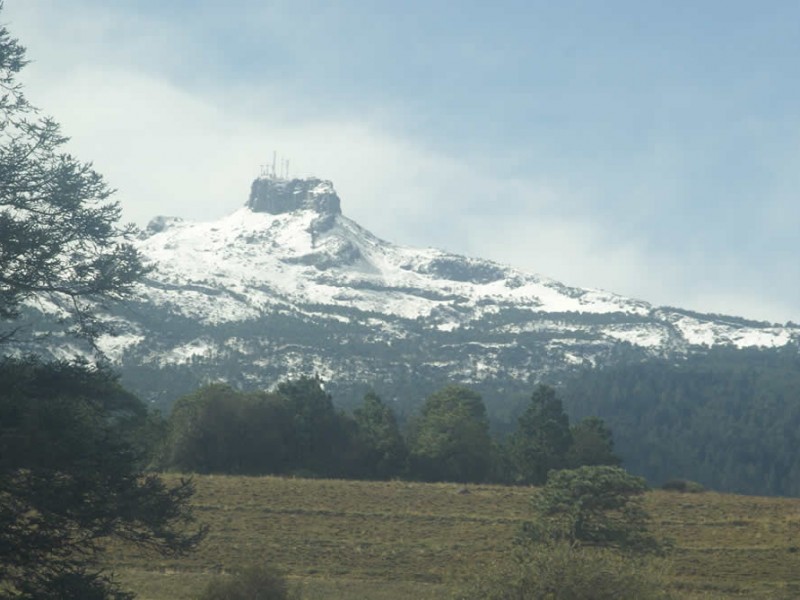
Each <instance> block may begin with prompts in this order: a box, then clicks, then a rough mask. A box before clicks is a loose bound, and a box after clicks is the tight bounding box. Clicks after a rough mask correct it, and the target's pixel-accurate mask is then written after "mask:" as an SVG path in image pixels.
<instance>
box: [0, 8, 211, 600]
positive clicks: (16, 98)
mask: <svg viewBox="0 0 800 600" xmlns="http://www.w3.org/2000/svg"><path fill="white" fill-rule="evenodd" d="M0 8H2V1H0ZM24 65H25V52H24V49H23V48H22V46H20V45H19V43H18V42H17V41H16V40H15V39H13V38H12V37H11V36H10V34H9V32H8V31H7V29H6V28H5V27H2V26H0V88H2V89H0V342H2V341H8V340H9V339H11V338H13V337H14V336H15V335H18V334H19V329H20V325H19V320H18V319H19V317H20V312H21V311H20V308H21V306H22V304H23V303H24V302H26V301H30V300H41V299H44V300H48V301H49V302H52V303H53V304H55V305H57V306H58V307H60V308H61V309H62V310H64V311H65V312H66V313H68V314H69V315H70V316H71V319H70V320H71V325H72V331H73V332H74V333H77V334H80V335H83V336H85V337H87V338H88V339H89V340H94V339H95V337H96V336H97V335H98V334H99V333H100V332H101V331H102V330H103V327H102V323H101V322H100V321H99V320H98V319H97V317H96V312H95V308H96V306H97V305H98V303H101V302H103V301H105V300H108V299H114V298H118V297H120V296H123V295H124V294H125V293H126V292H128V291H129V290H130V287H131V285H132V284H133V283H134V282H135V281H137V280H138V279H139V278H140V276H141V275H142V274H143V273H144V272H145V271H146V269H145V267H144V266H143V265H142V261H141V258H140V256H139V254H138V253H137V251H136V250H135V249H134V248H133V246H132V245H131V244H130V243H129V242H128V238H129V236H130V234H131V233H132V231H131V229H130V228H125V227H119V226H118V225H117V221H118V219H119V215H120V209H119V206H118V204H117V203H115V202H113V201H111V200H110V196H111V190H110V189H109V188H108V187H107V185H106V184H105V182H104V181H103V179H102V177H101V176H100V175H99V174H98V173H96V172H95V171H94V170H93V169H92V168H91V166H90V165H89V164H86V163H81V162H79V161H77V160H76V159H75V158H73V157H72V156H70V155H69V154H66V153H65V152H63V151H62V147H63V144H64V143H65V142H66V138H65V137H64V136H63V135H62V134H61V133H60V130H59V127H58V125H57V124H56V123H55V122H54V121H53V120H52V119H48V118H41V117H39V115H38V113H37V111H36V109H34V108H33V106H31V105H30V104H29V103H28V101H27V100H26V98H25V96H24V94H23V93H22V89H21V87H20V85H19V84H18V83H17V81H16V76H17V74H18V73H19V71H20V70H21V69H22V67H23V66H24ZM145 412H146V411H145V409H144V407H143V406H142V405H141V404H140V403H139V402H138V401H137V399H136V398H135V397H133V396H132V395H130V394H128V393H126V392H125V391H124V390H122V389H121V388H120V387H119V385H118V384H117V382H116V379H115V378H114V376H112V375H111V374H109V373H108V372H106V371H105V370H103V369H94V368H90V367H88V366H86V365H81V364H67V363H58V362H57V363H52V364H45V363H42V362H40V361H38V360H37V359H34V358H31V359H26V360H15V359H4V360H3V361H2V362H0V598H13V599H15V600H25V599H31V600H33V599H37V600H39V599H53V600H55V599H62V598H76V599H77V598H81V599H87V600H94V599H98V600H99V599H104V598H128V597H130V595H129V594H125V593H123V592H120V591H119V590H118V588H117V587H116V586H115V585H114V584H113V582H112V581H111V580H110V578H109V577H107V576H106V575H104V574H103V573H102V572H100V571H99V570H98V568H97V566H96V565H97V559H98V557H99V554H100V552H101V550H102V547H103V545H102V543H101V540H103V539H104V538H108V537H117V538H120V539H122V540H127V541H130V542H134V543H137V544H140V545H143V546H146V547H151V548H155V549H157V550H160V551H162V552H165V553H181V552H185V551H187V550H189V549H190V548H192V547H193V546H194V545H195V544H196V543H197V542H198V541H199V539H200V538H201V537H202V533H203V532H202V531H201V530H195V531H194V533H186V532H185V531H184V530H183V525H185V524H186V523H187V522H188V521H190V520H191V514H190V512H189V506H188V500H189V497H190V496H191V494H192V486H191V484H190V483H189V482H182V483H181V484H180V485H178V486H176V487H173V488H168V487H167V486H165V485H164V484H163V482H162V481H161V480H160V479H159V478H157V477H156V476H153V475H148V474H145V473H144V472H143V471H142V466H143V464H144V462H145V461H146V458H145V452H144V451H143V449H142V448H141V446H140V444H139V443H138V442H137V440H136V438H135V436H134V435H133V434H132V431H133V429H135V428H137V427H139V426H143V425H142V421H143V420H144V419H146V415H145ZM134 425H135V427H134ZM132 428H133V429H132Z"/></svg>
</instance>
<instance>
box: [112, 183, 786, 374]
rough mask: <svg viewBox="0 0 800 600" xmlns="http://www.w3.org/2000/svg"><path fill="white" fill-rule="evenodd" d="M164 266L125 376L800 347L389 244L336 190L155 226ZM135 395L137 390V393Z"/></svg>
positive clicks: (152, 236) (123, 349) (280, 194)
mask: <svg viewBox="0 0 800 600" xmlns="http://www.w3.org/2000/svg"><path fill="white" fill-rule="evenodd" d="M137 245H138V247H139V249H140V251H141V252H142V254H143V255H144V256H145V258H146V259H147V260H148V262H150V263H152V264H153V266H154V269H153V271H152V272H151V273H150V274H149V275H148V277H147V278H146V279H145V280H144V281H143V282H142V283H140V284H139V285H138V286H137V288H136V291H135V295H134V297H133V298H132V299H131V301H130V302H129V303H128V304H127V305H126V306H125V307H122V308H120V309H117V310H115V311H113V312H111V313H109V314H108V318H109V319H110V320H111V321H112V322H113V323H114V324H116V326H117V329H118V331H119V333H120V335H117V336H104V337H102V338H101V339H100V340H99V345H100V347H101V348H102V350H103V351H104V352H105V353H106V355H107V356H108V357H109V358H110V359H111V360H112V361H113V362H115V363H116V364H118V365H121V366H122V367H123V370H125V369H128V370H130V369H133V370H136V369H141V368H142V367H146V368H149V369H151V370H152V369H164V368H179V367H180V368H185V369H190V370H192V371H193V372H195V373H196V374H195V375H193V377H194V378H195V380H196V381H199V382H203V381H216V380H224V381H229V382H232V383H234V384H235V385H238V386H240V387H245V386H247V387H270V386H271V385H274V383H276V382H277V381H278V380H280V379H283V378H286V377H293V376H298V375H303V374H313V373H317V374H319V375H321V376H322V377H323V378H326V379H329V380H330V379H344V380H351V381H359V382H362V383H368V382H369V381H375V380H386V379H388V380H389V381H393V380H397V379H398V378H401V379H402V378H411V377H415V376H417V377H423V378H425V377H427V378H429V379H430V380H431V381H433V380H444V381H448V380H449V381H458V382H462V383H478V382H485V381H489V380H493V381H503V380H505V379H509V380H515V381H519V382H522V381H529V380H535V379H538V378H541V377H543V376H546V375H548V374H553V373H559V372H563V371H565V370H569V369H574V368H578V367H583V366H603V365H605V364H609V363H610V362H613V361H615V360H620V358H619V355H620V354H624V355H625V356H627V358H626V360H641V359H643V358H646V357H648V356H672V355H675V356H678V355H685V354H686V353H688V352H694V351H702V349H703V348H705V347H712V346H716V345H732V346H736V347H739V348H744V347H754V346H757V347H777V346H784V345H787V344H798V343H800V328H797V327H786V326H777V325H772V324H764V323H759V322H755V321H749V320H746V319H741V318H738V317H721V316H713V315H703V314H702V313H696V312H693V311H688V310H682V309H673V308H669V307H656V306H653V305H651V304H650V303H648V302H645V301H642V300H635V299H630V298H626V297H624V296H620V295H617V294H613V293H610V292H605V291H602V290H596V289H584V288H576V287H570V286H566V285H564V284H562V283H560V282H558V281H556V280H554V279H550V278H547V277H543V276H541V275H538V274H533V273H526V272H524V271H521V270H518V269H514V268H512V267H510V266H507V265H502V264H499V263H496V262H493V261H489V260H484V259H480V258H469V257H464V256H460V255H457V254H453V253H448V252H444V251H441V250H436V249H433V248H422V249H419V248H410V247H405V246H399V245H395V244H392V243H390V242H387V241H384V240H382V239H380V238H378V237H377V236H375V235H373V234H372V233H370V232H369V231H367V230H366V229H364V228H363V227H361V226H360V225H358V224H357V223H356V222H355V221H352V220H351V219H349V218H348V217H346V216H344V214H342V210H341V200H340V198H339V196H338V194H336V191H335V189H334V187H333V184H332V183H331V182H330V181H326V180H322V179H317V178H309V179H292V180H285V179H277V178H271V177H260V178H258V179H256V180H255V181H254V182H253V184H252V186H251V191H250V197H249V198H248V200H247V202H246V204H245V205H244V206H243V207H242V208H240V209H238V210H237V211H235V212H233V213H232V214H230V215H228V216H226V217H223V218H222V219H219V220H217V221H212V222H204V223H203V222H201V223H194V222H189V221H184V220H182V219H180V218H175V217H157V218H155V219H154V220H153V221H151V223H150V224H149V225H148V227H147V229H146V230H145V231H144V232H143V234H142V236H141V238H140V239H139V240H138V242H137ZM133 387H134V388H135V387H137V386H136V385H135V384H134V385H133Z"/></svg>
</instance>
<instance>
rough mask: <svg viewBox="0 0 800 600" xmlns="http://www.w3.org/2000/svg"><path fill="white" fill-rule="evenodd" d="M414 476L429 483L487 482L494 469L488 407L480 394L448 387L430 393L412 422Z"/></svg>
mask: <svg viewBox="0 0 800 600" xmlns="http://www.w3.org/2000/svg"><path fill="white" fill-rule="evenodd" d="M409 437H410V442H409V447H410V451H411V474H412V476H415V477H420V478H422V479H424V480H428V481H460V482H470V481H474V482H478V481H484V480H485V479H486V478H487V476H488V475H489V473H490V471H491V467H492V440H491V438H490V437H489V422H488V419H487V417H486V408H485V406H484V404H483V401H482V400H481V397H480V395H479V394H478V393H476V392H474V391H472V390H470V389H469V388H466V387H463V386H459V385H449V386H447V387H445V388H443V389H441V390H439V391H437V392H434V393H433V394H431V395H430V396H429V397H428V399H427V400H426V401H425V404H424V405H423V407H422V413H421V415H420V416H419V417H418V418H417V419H416V420H415V421H414V422H413V424H412V429H411V433H410V436H409Z"/></svg>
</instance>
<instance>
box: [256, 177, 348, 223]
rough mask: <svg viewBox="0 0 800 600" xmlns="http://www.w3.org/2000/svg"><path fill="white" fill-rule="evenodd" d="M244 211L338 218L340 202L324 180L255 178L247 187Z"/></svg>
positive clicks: (340, 210)
mask: <svg viewBox="0 0 800 600" xmlns="http://www.w3.org/2000/svg"><path fill="white" fill-rule="evenodd" d="M247 208H249V209H250V210H252V211H253V212H265V213H269V214H272V215H280V214H283V213H290V212H294V211H297V210H313V211H316V212H317V213H319V214H320V215H325V216H328V215H340V214H342V209H341V200H339V196H338V195H337V194H336V190H334V189H333V184H332V183H331V182H330V181H327V180H324V179H317V178H316V177H309V178H306V179H280V178H277V177H258V178H257V179H255V180H254V181H253V184H252V185H251V186H250V198H249V199H248V200H247Z"/></svg>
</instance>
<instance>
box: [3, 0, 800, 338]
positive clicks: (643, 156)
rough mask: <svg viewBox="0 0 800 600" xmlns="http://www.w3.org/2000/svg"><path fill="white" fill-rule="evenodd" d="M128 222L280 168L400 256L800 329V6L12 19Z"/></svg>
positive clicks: (137, 4) (42, 6)
mask: <svg viewBox="0 0 800 600" xmlns="http://www.w3.org/2000/svg"><path fill="white" fill-rule="evenodd" d="M0 22H2V23H3V24H4V25H6V26H7V27H8V29H9V31H10V32H11V34H12V35H13V36H15V37H17V38H18V39H19V40H20V41H21V42H22V44H23V45H25V46H26V47H27V49H28V58H29V59H30V60H31V63H30V64H29V65H28V66H27V67H26V68H25V69H24V71H23V72H22V73H21V74H20V80H21V81H22V82H23V84H24V86H25V90H26V94H27V96H28V98H29V100H30V101H32V103H33V104H35V105H36V106H38V107H39V108H41V109H42V111H43V112H44V113H45V114H48V115H50V116H52V117H54V118H55V119H56V120H57V121H58V122H59V123H61V125H62V128H63V131H64V133H65V134H66V135H68V136H70V137H71V141H70V142H69V150H70V152H72V153H74V154H75V155H76V156H77V157H79V158H80V159H82V160H85V161H91V162H92V163H93V164H94V166H95V168H96V169H97V170H98V171H99V172H101V173H102V174H103V175H104V176H105V178H106V180H107V181H108V182H109V183H110V185H111V186H113V187H114V188H116V189H117V190H118V192H117V194H116V199H117V200H118V201H119V202H120V203H121V205H122V208H123V216H124V219H125V220H126V221H132V222H135V223H137V224H139V225H141V226H144V225H146V223H147V222H148V221H149V220H150V219H151V218H152V217H154V216H156V215H171V216H180V217H183V218H185V219H190V220H211V219H217V218H219V217H222V216H224V215H226V214H229V213H231V212H233V211H234V210H236V209H238V208H240V207H241V206H242V205H243V204H244V203H245V202H246V200H247V196H248V192H249V187H250V183H251V181H252V180H253V178H254V177H256V176H257V175H258V174H259V172H260V166H261V165H262V164H265V163H270V162H271V161H272V157H273V152H277V153H278V154H279V156H280V157H281V159H279V160H283V159H284V158H285V159H287V160H289V161H290V163H289V166H290V174H291V175H292V176H296V177H303V176H311V175H313V176H317V177H320V178H323V179H329V180H331V181H333V183H334V186H335V187H336V189H337V191H338V193H339V195H340V197H341V199H342V209H343V212H344V214H345V215H346V216H348V217H350V218H352V219H354V220H355V221H357V222H358V223H360V224H361V225H363V226H364V227H366V228H368V229H370V230H371V231H372V232H373V233H375V234H376V235H378V236H379V237H382V238H384V239H387V240H389V241H392V242H395V243H398V244H403V245H411V246H423V247H429V246H433V247H437V248H442V249H444V250H448V251H452V252H456V253H459V254H465V255H468V256H476V257H481V258H488V259H492V260H496V261H499V262H502V263H505V264H509V265H512V266H514V267H517V268H520V269H523V270H525V271H529V272H534V273H539V274H541V275H545V276H547V277H552V278H554V279H557V280H560V281H562V282H564V283H566V284H568V285H574V286H578V287H594V288H601V289H604V290H608V291H612V292H616V293H619V294H622V295H625V296H630V297H633V298H637V299H642V300H646V301H648V302H651V303H653V304H655V305H667V306H677V307H681V308H687V309H692V310H696V311H701V312H713V313H723V314H731V315H737V316H745V317H749V318H754V319H761V320H767V321H771V322H779V323H783V322H786V321H790V320H791V321H793V322H795V323H797V322H800V260H798V257H797V254H798V252H797V250H798V240H799V238H800V236H799V235H798V230H799V226H800V101H798V98H800V77H798V76H797V73H798V69H800V2H797V1H780V0H772V1H768V2H760V3H755V2H751V1H747V2H744V1H738V0H724V1H716V0H703V1H697V0H691V1H684V0H673V1H671V2H642V1H641V0H631V1H621V0H607V1H603V2H599V1H585V2H578V1H570V0H565V1H562V2H551V1H539V0H527V1H511V0H499V1H497V2H493V3H489V2H477V1H472V0H460V1H459V2H454V1H452V0H451V1H449V2H441V1H437V0H425V1H417V0H405V1H403V2H397V1H394V2H381V1H369V0H359V1H352V0H340V1H337V2H323V1H316V0H287V1H283V0H276V1H270V0H227V1H226V2H219V1H218V0H213V1H212V0H191V1H190V0H171V1H168V2H166V1H164V0H114V1H113V2H109V1H108V0H70V1H69V2H65V1H63V0H5V6H4V8H3V9H2V11H0Z"/></svg>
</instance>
